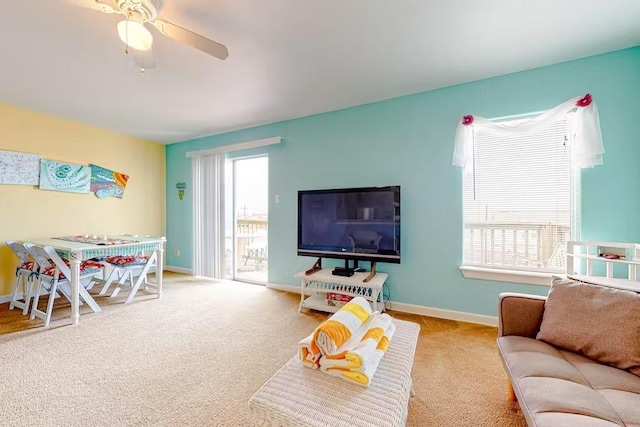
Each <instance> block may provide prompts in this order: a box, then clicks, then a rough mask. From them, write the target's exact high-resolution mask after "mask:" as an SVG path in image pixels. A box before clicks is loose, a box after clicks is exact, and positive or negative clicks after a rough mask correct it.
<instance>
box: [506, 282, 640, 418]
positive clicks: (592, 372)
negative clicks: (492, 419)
mask: <svg viewBox="0 0 640 427" xmlns="http://www.w3.org/2000/svg"><path fill="white" fill-rule="evenodd" d="M552 289H553V288H552ZM623 292H624V291H623ZM638 296H639V297H640V295H638ZM546 300H547V297H540V296H533V295H524V294H514V293H505V294H501V295H500V298H499V305H498V322H499V331H498V332H499V333H498V335H499V338H498V349H499V353H500V357H501V358H502V362H503V364H504V367H505V370H506V372H507V375H508V377H509V381H510V384H509V385H510V394H511V397H512V399H515V400H517V401H518V402H519V404H520V407H521V409H522V412H523V414H524V417H525V419H526V421H527V423H528V424H529V426H538V427H542V426H585V427H589V426H592V427H605V426H635V427H638V426H640V376H638V375H634V373H631V372H629V370H625V369H619V368H615V367H612V366H608V365H606V364H603V363H598V362H596V361H594V360H592V359H589V358H587V357H585V356H583V355H581V354H578V353H577V352H574V351H568V350H566V349H562V348H558V347H557V346H553V345H550V344H548V343H546V342H543V341H541V340H540V339H536V337H537V336H538V335H539V332H540V329H541V324H542V322H543V317H544V313H545V301H546ZM631 304H632V306H633V307H632V310H631V311H633V313H632V315H633V316H635V317H634V319H637V318H638V315H637V313H638V311H636V310H635V307H636V306H637V303H636V302H634V301H633V300H632V301H631ZM571 305H572V304H571V303H569V304H567V306H571ZM611 307H614V306H611ZM578 309H579V310H581V311H577V312H574V313H570V312H569V316H570V317H568V318H574V319H575V320H576V322H581V324H583V325H584V330H583V333H584V336H589V335H590V331H592V330H594V328H593V325H594V324H600V325H601V326H600V328H601V330H600V331H598V332H599V333H600V335H599V336H600V337H604V338H602V339H604V340H606V339H608V337H613V338H611V339H612V341H611V343H612V345H613V346H615V345H618V344H620V343H619V342H618V341H619V339H617V337H615V335H616V334H615V333H610V334H609V333H608V332H610V329H609V328H612V324H611V323H609V322H607V319H606V318H603V319H590V318H591V317H593V316H592V315H591V316H590V318H587V320H586V321H585V320H584V319H582V320H581V319H579V318H578V319H576V317H580V313H581V312H584V311H585V310H584V308H582V309H580V308H578ZM626 310H627V311H629V310H628V308H627V309H626ZM569 311H570V310H569ZM611 311H615V310H611V309H609V310H608V312H611ZM605 317H606V316H605ZM566 319H567V318H565V323H566ZM597 320H600V322H598V321H597ZM546 321H547V319H546V318H545V322H546ZM580 326H581V325H580V324H577V325H573V327H580ZM560 329H562V328H560ZM634 331H635V332H634ZM634 335H635V340H636V341H635V342H633V339H632V340H631V342H628V343H627V344H629V345H631V346H635V347H634V349H637V348H638V347H637V345H638V343H640V326H637V329H633V330H631V335H627V336H626V337H625V341H627V340H628V338H629V336H631V337H632V338H633V336H634ZM561 336H562V335H561ZM585 348H587V350H589V347H585ZM634 351H635V350H634ZM638 356H640V355H638ZM631 370H632V371H633V372H635V373H637V372H638V371H637V368H631ZM511 387H512V388H511Z"/></svg>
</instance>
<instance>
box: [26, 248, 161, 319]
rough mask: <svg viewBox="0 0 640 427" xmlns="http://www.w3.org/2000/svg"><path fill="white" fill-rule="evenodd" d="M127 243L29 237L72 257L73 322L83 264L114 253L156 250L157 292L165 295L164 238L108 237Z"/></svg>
mask: <svg viewBox="0 0 640 427" xmlns="http://www.w3.org/2000/svg"><path fill="white" fill-rule="evenodd" d="M105 237H107V238H111V239H117V240H119V241H126V243H119V244H94V243H80V242H75V241H69V240H62V239H59V238H44V239H35V240H29V242H30V243H33V244H34V245H37V246H51V247H53V248H54V249H55V250H56V252H58V253H59V254H60V256H61V257H63V258H66V259H68V260H69V263H70V268H71V278H70V281H71V321H72V323H73V324H74V325H75V324H77V323H78V321H79V319H80V291H79V289H80V263H81V262H82V261H84V260H88V259H91V258H97V257H107V256H113V255H135V254H137V253H140V252H141V251H144V252H151V251H155V252H156V256H157V265H158V267H157V268H156V273H155V281H156V293H157V296H158V298H160V297H161V296H162V266H163V265H164V260H163V255H164V244H165V242H166V241H167V240H166V239H165V238H164V237H135V236H105Z"/></svg>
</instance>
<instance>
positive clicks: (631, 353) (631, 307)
mask: <svg viewBox="0 0 640 427" xmlns="http://www.w3.org/2000/svg"><path fill="white" fill-rule="evenodd" d="M537 339H539V340H541V341H545V342H547V343H549V344H551V345H554V346H556V347H559V348H562V349H565V350H569V351H573V352H575V353H580V354H582V355H584V356H586V357H588V358H590V359H593V360H595V361H597V362H600V363H603V364H606V365H610V366H614V367H616V368H620V369H625V370H628V371H630V372H632V373H634V374H636V375H639V376H640V294H638V293H635V292H632V291H625V290H621V289H615V288H609V287H604V286H596V285H591V284H587V283H580V282H575V281H572V280H567V279H560V278H554V280H553V284H552V286H551V289H550V290H549V295H548V296H547V301H546V302H545V305H544V314H543V316H542V324H541V325H540V331H539V332H538V335H537Z"/></svg>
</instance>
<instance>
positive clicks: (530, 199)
mask: <svg viewBox="0 0 640 427" xmlns="http://www.w3.org/2000/svg"><path fill="white" fill-rule="evenodd" d="M571 121H572V120H571V115H570V114H568V115H567V116H566V117H565V118H563V119H561V120H556V121H553V122H551V123H549V124H548V125H547V126H545V127H544V128H540V129H537V130H535V131H528V132H523V133H520V134H516V135H505V134H497V133H492V132H491V131H488V130H484V129H482V130H476V131H475V132H476V133H475V135H474V146H473V165H472V167H471V168H466V169H465V173H464V196H463V197H464V256H463V258H464V264H465V265H470V266H484V267H490V268H506V269H516V270H533V271H550V272H560V271H564V270H565V265H566V264H565V263H566V243H567V241H569V240H571V239H572V238H575V239H577V237H578V236H577V233H578V228H579V222H580V221H579V219H580V212H579V206H580V200H579V198H580V192H579V187H580V185H579V176H580V175H579V168H574V167H572V164H571V147H570V146H569V141H570V138H568V137H567V135H569V134H570V132H571ZM510 123H513V124H515V123H517V121H516V120H511V121H510Z"/></svg>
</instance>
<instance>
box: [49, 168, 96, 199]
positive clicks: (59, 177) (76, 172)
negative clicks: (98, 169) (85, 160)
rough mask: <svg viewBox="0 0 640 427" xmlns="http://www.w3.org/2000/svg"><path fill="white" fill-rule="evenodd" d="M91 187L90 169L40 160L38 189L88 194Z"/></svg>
mask: <svg viewBox="0 0 640 427" xmlns="http://www.w3.org/2000/svg"><path fill="white" fill-rule="evenodd" d="M90 185H91V168H90V167H89V166H83V165H74V164H73V163H63V162H56V161H53V160H42V161H41V162H40V189H41V190H55V191H65V192H69V193H88V192H89V188H90Z"/></svg>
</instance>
